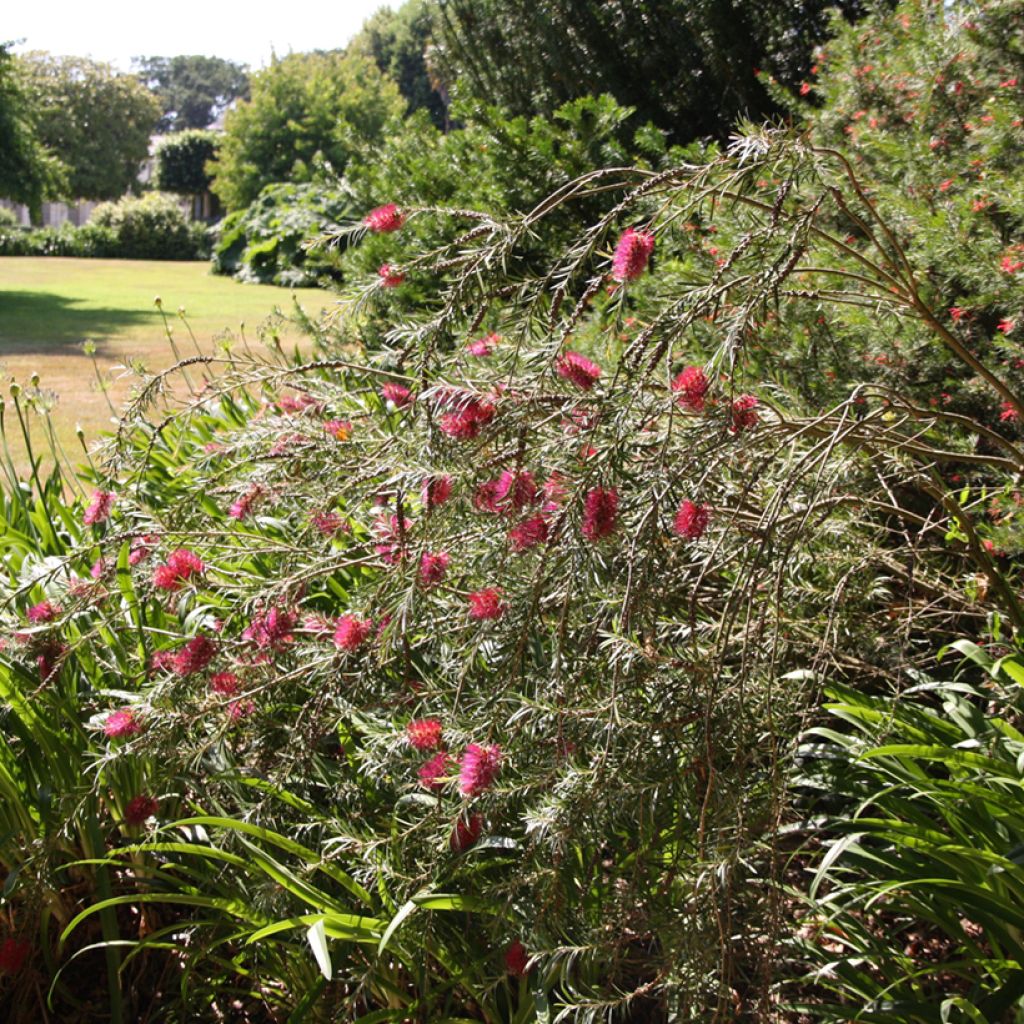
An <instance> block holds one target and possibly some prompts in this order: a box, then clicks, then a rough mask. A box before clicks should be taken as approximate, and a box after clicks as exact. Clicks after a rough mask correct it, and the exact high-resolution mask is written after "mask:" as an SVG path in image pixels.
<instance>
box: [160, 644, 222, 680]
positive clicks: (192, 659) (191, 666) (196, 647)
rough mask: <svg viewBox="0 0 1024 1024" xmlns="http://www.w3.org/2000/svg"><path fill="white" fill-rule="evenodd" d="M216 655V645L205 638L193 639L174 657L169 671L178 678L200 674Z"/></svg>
mask: <svg viewBox="0 0 1024 1024" xmlns="http://www.w3.org/2000/svg"><path fill="white" fill-rule="evenodd" d="M216 654H217V645H216V644H215V643H214V642H213V641H212V640H210V639H209V638H208V637H205V636H197V637H193V638H192V639H191V640H189V641H188V643H186V644H185V646H184V647H182V648H181V649H180V650H179V651H178V652H177V653H176V654H175V655H174V659H173V660H172V662H171V669H172V670H173V671H174V673H175V674H176V675H179V676H192V675H195V674H196V673H197V672H202V671H203V669H204V668H206V666H207V665H209V664H210V662H211V661H213V659H214V656H215V655H216Z"/></svg>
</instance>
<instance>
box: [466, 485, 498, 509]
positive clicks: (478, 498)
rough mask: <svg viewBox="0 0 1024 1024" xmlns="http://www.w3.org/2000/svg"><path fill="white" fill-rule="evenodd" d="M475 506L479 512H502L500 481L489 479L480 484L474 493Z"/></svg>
mask: <svg viewBox="0 0 1024 1024" xmlns="http://www.w3.org/2000/svg"><path fill="white" fill-rule="evenodd" d="M473 507H474V508H475V509H476V510H477V511H478V512H500V511H501V504H500V503H499V501H498V481H497V480H487V481H485V482H484V483H482V484H480V485H479V486H478V487H477V489H476V492H475V493H474V495H473Z"/></svg>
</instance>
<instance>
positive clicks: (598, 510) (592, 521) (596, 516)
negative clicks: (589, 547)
mask: <svg viewBox="0 0 1024 1024" xmlns="http://www.w3.org/2000/svg"><path fill="white" fill-rule="evenodd" d="M618 513H619V493H618V491H616V490H615V488H614V487H607V488H605V487H594V488H592V489H591V490H589V491H587V496H586V498H585V499H584V501H583V526H582V530H583V536H584V537H586V538H587V540H589V541H598V540H601V538H602V537H607V536H608V535H609V534H611V533H614V532H615V527H616V525H617V521H618Z"/></svg>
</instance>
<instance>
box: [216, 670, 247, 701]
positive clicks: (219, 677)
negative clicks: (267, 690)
mask: <svg viewBox="0 0 1024 1024" xmlns="http://www.w3.org/2000/svg"><path fill="white" fill-rule="evenodd" d="M241 686H242V681H241V679H239V678H238V676H236V675H235V674H234V672H217V673H216V674H214V675H212V676H210V689H211V690H212V691H213V692H214V693H216V694H219V695H220V696H221V697H234V695H235V694H236V693H238V691H239V690H240V689H241Z"/></svg>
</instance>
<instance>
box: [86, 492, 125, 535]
mask: <svg viewBox="0 0 1024 1024" xmlns="http://www.w3.org/2000/svg"><path fill="white" fill-rule="evenodd" d="M115 501H117V495H116V494H114V493H112V492H111V491H96V492H95V493H94V494H93V496H92V501H91V502H89V507H88V508H87V509H86V510H85V513H84V514H83V516H82V522H83V523H85V525H86V526H93V525H95V524H97V523H105V522H106V521H107V520H108V519H109V518H110V512H111V510H112V509H113V507H114V502H115Z"/></svg>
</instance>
